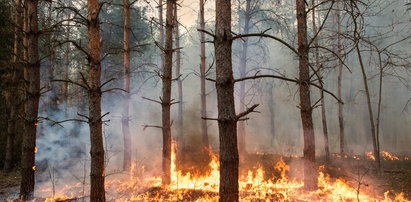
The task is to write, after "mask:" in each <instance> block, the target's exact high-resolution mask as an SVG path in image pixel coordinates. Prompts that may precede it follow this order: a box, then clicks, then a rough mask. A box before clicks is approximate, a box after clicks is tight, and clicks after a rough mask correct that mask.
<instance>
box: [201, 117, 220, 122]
mask: <svg viewBox="0 0 411 202" xmlns="http://www.w3.org/2000/svg"><path fill="white" fill-rule="evenodd" d="M201 119H204V120H209V121H218V120H219V119H217V118H207V117H201Z"/></svg>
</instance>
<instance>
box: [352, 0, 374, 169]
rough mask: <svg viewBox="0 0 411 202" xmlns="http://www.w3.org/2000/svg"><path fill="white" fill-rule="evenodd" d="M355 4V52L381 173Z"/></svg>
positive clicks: (353, 6) (353, 16) (353, 14)
mask: <svg viewBox="0 0 411 202" xmlns="http://www.w3.org/2000/svg"><path fill="white" fill-rule="evenodd" d="M353 4H354V3H353V2H351V5H350V6H351V12H350V15H351V18H352V20H353V23H354V24H353V25H354V44H355V50H356V52H357V56H358V62H359V64H360V69H361V73H362V80H363V84H364V90H365V96H366V98H367V107H368V114H369V119H370V127H371V139H372V143H373V150H374V155H375V160H376V164H377V165H376V167H377V173H378V174H379V173H380V170H381V161H380V151H379V147H378V143H377V137H376V132H375V123H374V115H373V111H372V105H371V98H370V91H369V88H368V81H367V74H366V72H365V66H364V62H363V59H362V55H361V50H360V46H359V41H360V39H361V36H360V33H359V32H358V24H357V18H358V17H359V16H358V15H355V13H354V12H355V11H354V8H357V6H356V5H353Z"/></svg>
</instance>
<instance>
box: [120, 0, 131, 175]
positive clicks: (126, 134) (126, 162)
mask: <svg viewBox="0 0 411 202" xmlns="http://www.w3.org/2000/svg"><path fill="white" fill-rule="evenodd" d="M123 37H124V39H123V40H124V42H123V43H124V84H123V88H124V90H126V91H127V93H126V94H125V95H124V103H123V114H122V119H121V125H122V129H123V142H124V147H123V149H124V151H123V170H128V169H129V168H130V166H131V134H130V126H129V123H130V115H129V110H130V109H129V108H130V72H131V69H130V2H129V0H124V36H123Z"/></svg>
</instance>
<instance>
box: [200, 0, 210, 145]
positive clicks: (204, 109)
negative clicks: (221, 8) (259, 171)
mask: <svg viewBox="0 0 411 202" xmlns="http://www.w3.org/2000/svg"><path fill="white" fill-rule="evenodd" d="M200 29H201V30H204V29H205V21H204V0H200ZM200 41H201V45H200V52H201V55H200V59H201V64H200V94H201V117H207V100H206V52H205V34H204V32H200ZM201 134H202V138H203V146H204V147H209V143H208V132H207V120H205V119H201Z"/></svg>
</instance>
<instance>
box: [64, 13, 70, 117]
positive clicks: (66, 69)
mask: <svg viewBox="0 0 411 202" xmlns="http://www.w3.org/2000/svg"><path fill="white" fill-rule="evenodd" d="M68 19H70V15H69V17H68ZM66 40H70V26H69V24H67V28H66ZM69 66H70V43H66V48H65V52H64V80H66V81H68V80H69ZM63 96H64V98H63V100H64V102H65V105H64V112H65V114H66V115H67V113H68V105H69V94H68V82H65V83H64V84H63Z"/></svg>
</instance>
